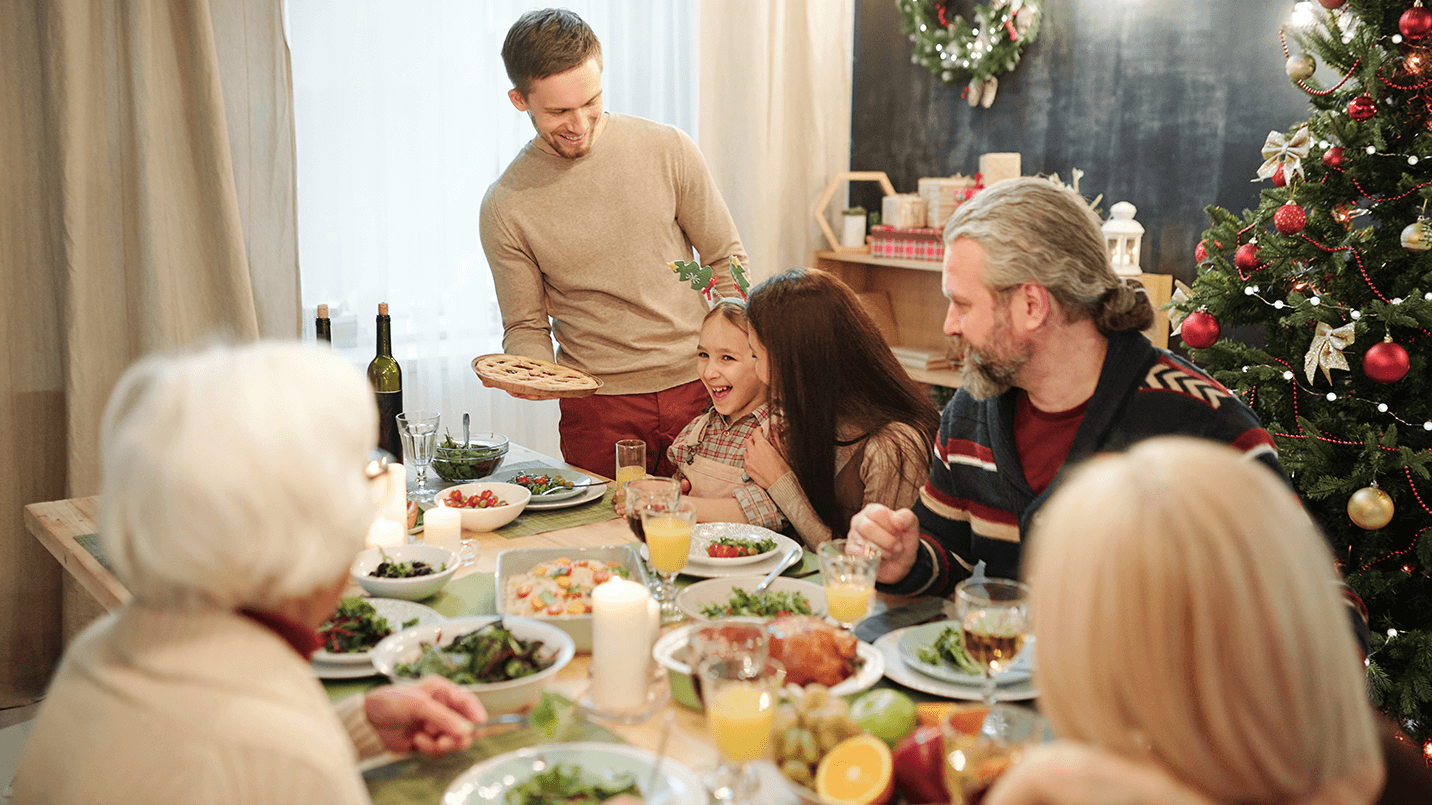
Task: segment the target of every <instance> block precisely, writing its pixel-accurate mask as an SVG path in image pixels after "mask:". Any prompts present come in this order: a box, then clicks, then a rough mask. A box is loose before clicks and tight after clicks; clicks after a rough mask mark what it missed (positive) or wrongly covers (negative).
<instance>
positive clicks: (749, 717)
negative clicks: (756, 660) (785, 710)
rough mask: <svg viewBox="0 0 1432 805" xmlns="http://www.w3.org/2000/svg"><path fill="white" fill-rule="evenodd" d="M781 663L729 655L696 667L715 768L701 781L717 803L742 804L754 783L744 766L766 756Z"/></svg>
mask: <svg viewBox="0 0 1432 805" xmlns="http://www.w3.org/2000/svg"><path fill="white" fill-rule="evenodd" d="M782 671H783V669H782V667H781V664H780V663H779V662H777V661H776V660H771V659H767V660H766V661H765V663H764V664H762V665H759V666H758V665H753V664H752V663H751V662H749V661H748V660H746V659H743V658H741V657H734V656H721V655H717V656H713V657H707V658H706V659H704V660H702V661H701V662H700V663H699V664H698V665H697V666H696V675H697V678H698V679H700V680H701V689H702V691H703V696H702V704H703V705H704V707H705V709H706V725H707V727H708V729H710V731H711V740H712V741H713V742H714V743H715V744H716V750H717V751H718V752H719V753H720V756H721V764H720V766H719V767H718V768H717V769H716V771H715V773H714V774H711V775H709V776H707V778H706V780H705V782H706V784H707V785H708V786H709V787H710V789H711V796H712V798H713V799H715V800H717V801H718V802H732V803H735V802H748V801H750V797H751V795H752V794H753V793H755V791H756V788H757V787H758V785H759V782H758V781H757V780H756V776H755V774H754V773H753V772H752V770H751V769H750V768H749V766H748V764H749V763H750V762H751V761H753V760H757V759H759V758H762V757H764V756H766V755H767V754H769V752H770V748H771V727H772V725H773V724H774V722H775V714H776V693H777V691H778V690H780V686H781V682H782V680H784V678H785V674H784V673H783V672H782Z"/></svg>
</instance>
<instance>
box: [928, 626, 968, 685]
mask: <svg viewBox="0 0 1432 805" xmlns="http://www.w3.org/2000/svg"><path fill="white" fill-rule="evenodd" d="M915 655H916V656H918V657H919V658H920V662H923V663H929V664H930V665H943V664H945V663H950V664H952V665H954V666H955V667H956V668H958V669H960V670H961V671H964V672H965V673H967V674H974V675H975V676H979V675H980V674H981V673H983V671H982V670H981V669H980V665H979V663H977V662H975V660H974V658H973V657H971V656H970V653H969V652H968V651H966V650H965V638H964V636H963V635H961V634H960V630H959V629H956V628H955V627H953V626H946V627H945V628H944V629H943V630H942V631H941V632H940V636H939V637H937V638H935V642H934V643H931V644H930V645H929V646H926V647H925V648H922V649H920V650H919V651H917V652H915Z"/></svg>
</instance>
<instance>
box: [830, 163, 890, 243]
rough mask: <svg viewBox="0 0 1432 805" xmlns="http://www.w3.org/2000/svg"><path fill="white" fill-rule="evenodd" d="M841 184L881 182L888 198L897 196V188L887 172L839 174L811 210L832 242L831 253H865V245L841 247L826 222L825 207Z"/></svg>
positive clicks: (846, 172) (833, 231)
mask: <svg viewBox="0 0 1432 805" xmlns="http://www.w3.org/2000/svg"><path fill="white" fill-rule="evenodd" d="M841 182H879V183H880V186H881V187H882V188H884V190H885V195H887V196H893V195H895V186H894V185H892V184H890V177H889V176H886V175H885V171H845V172H843V173H837V174H836V175H835V178H833V179H831V180H830V184H829V185H827V186H826V188H825V194H824V195H822V196H821V197H820V201H817V202H816V203H815V206H814V207H812V208H811V213H812V214H813V215H815V220H816V223H818V224H820V229H821V231H822V232H824V233H825V239H826V240H827V241H829V242H830V250H831V251H834V252H863V251H865V246H864V245H861V246H842V245H840V238H837V237H836V236H835V230H833V229H831V228H830V224H829V223H827V222H826V220H825V205H827V204H829V203H830V199H831V197H832V196H834V195H835V189H836V188H837V187H839V186H840V183H841Z"/></svg>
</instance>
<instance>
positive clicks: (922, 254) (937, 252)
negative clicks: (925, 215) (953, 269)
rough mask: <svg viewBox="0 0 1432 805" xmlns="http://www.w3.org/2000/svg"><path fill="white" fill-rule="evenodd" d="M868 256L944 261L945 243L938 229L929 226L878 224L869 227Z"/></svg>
mask: <svg viewBox="0 0 1432 805" xmlns="http://www.w3.org/2000/svg"><path fill="white" fill-rule="evenodd" d="M870 254H871V256H872V257H888V258H892V259H895V260H927V261H931V262H936V263H938V262H940V261H941V260H944V259H945V241H944V235H943V232H942V231H941V230H940V229H937V228H935V227H930V226H917V227H908V228H897V227H893V226H887V225H885V224H880V225H878V226H872V227H870Z"/></svg>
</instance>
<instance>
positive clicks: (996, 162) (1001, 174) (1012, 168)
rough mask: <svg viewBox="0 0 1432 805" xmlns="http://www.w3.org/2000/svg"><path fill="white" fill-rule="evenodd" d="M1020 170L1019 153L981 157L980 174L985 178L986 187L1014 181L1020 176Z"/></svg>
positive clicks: (983, 155) (984, 155)
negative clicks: (996, 183)
mask: <svg viewBox="0 0 1432 805" xmlns="http://www.w3.org/2000/svg"><path fill="white" fill-rule="evenodd" d="M1019 170H1020V165H1019V154H1018V152H1013V153H1005V154H982V155H980V174H981V175H983V177H984V185H985V187H989V186H990V185H992V184H994V183H995V182H1001V181H1004V180H1005V179H1013V178H1015V177H1017V176H1019V175H1020V173H1019Z"/></svg>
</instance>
